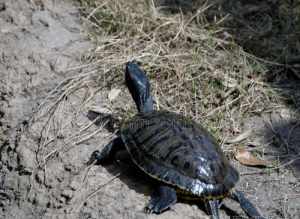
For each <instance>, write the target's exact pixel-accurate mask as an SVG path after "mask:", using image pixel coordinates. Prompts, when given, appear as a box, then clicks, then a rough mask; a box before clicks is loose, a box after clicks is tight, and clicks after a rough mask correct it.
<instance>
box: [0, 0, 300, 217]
mask: <svg viewBox="0 0 300 219" xmlns="http://www.w3.org/2000/svg"><path fill="white" fill-rule="evenodd" d="M0 31H1V32H0V52H1V56H0V75H1V77H0V102H1V104H0V172H1V175H0V208H1V211H0V218H7V219H12V218H14V219H16V218H26V219H27V218H28V219H29V218H161V219H163V218H174V219H181V218H209V217H208V216H207V214H206V213H205V212H204V211H203V210H201V208H199V206H198V205H200V204H199V203H195V202H192V203H184V202H179V203H177V204H176V205H175V206H174V207H172V208H171V210H169V211H167V212H165V213H163V214H161V215H147V214H145V213H144V212H143V208H144V206H145V203H147V201H148V200H149V194H150V193H151V189H152V187H153V185H151V184H150V183H149V182H148V181H149V180H148V179H147V177H144V176H143V175H142V176H141V175H137V174H134V173H133V171H129V170H131V169H128V168H131V167H130V166H129V167H127V166H126V164H124V163H122V161H117V162H115V163H114V164H111V165H108V166H106V167H102V166H97V165H93V166H90V167H86V165H85V163H86V162H87V161H88V158H89V156H90V154H91V153H92V152H93V151H94V150H95V149H100V148H102V147H103V146H104V145H105V144H106V143H108V142H109V140H110V139H111V138H112V137H113V136H114V134H113V133H112V132H110V131H108V130H106V129H104V128H103V127H102V126H101V124H99V125H98V126H97V125H94V124H93V123H92V122H91V120H90V118H89V117H88V112H89V111H88V110H89V109H90V108H91V107H93V106H98V107H99V106H107V105H111V104H122V103H115V102H110V101H109V100H108V98H107V94H108V91H106V90H103V91H101V92H100V96H99V95H98V96H95V97H93V100H92V101H90V102H89V104H85V103H86V102H85V99H86V98H85V96H88V95H87V93H86V92H88V93H92V92H94V90H93V88H91V87H90V85H89V84H85V85H82V87H83V89H79V90H78V91H76V92H74V94H73V95H71V96H70V97H68V98H67V97H66V96H67V95H66V93H68V91H69V90H64V91H60V92H61V93H59V92H58V90H59V89H57V88H59V87H60V85H61V84H62V83H65V82H66V80H67V81H70V80H72V81H73V84H76V78H77V77H80V74H85V73H86V72H85V71H84V70H83V68H82V67H81V66H83V64H85V63H84V62H85V61H84V60H83V59H82V57H83V56H86V54H88V53H89V50H90V49H91V48H93V45H92V43H91V42H90V41H89V40H88V39H87V38H86V37H85V36H86V34H84V27H83V26H82V24H81V21H80V13H79V10H78V5H76V3H74V2H73V1H67V0H65V1H54V0H53V1H51V0H44V1H39V0H31V1H29V0H28V1H24V0H15V1H5V0H0ZM90 83H94V82H90ZM95 83H96V82H95ZM71 85H72V83H71ZM69 89H70V90H72V86H70V87H69ZM64 92H65V93H64ZM53 96H55V97H57V96H59V97H61V99H60V100H61V101H60V102H53V99H54V98H53ZM117 101H118V100H117ZM120 101H121V100H120ZM91 102H92V104H91ZM126 102H129V103H130V104H132V103H131V102H130V101H129V100H128V99H127V100H126ZM269 115H270V116H267V115H266V116H265V117H264V118H262V117H253V118H247V119H245V121H244V124H245V125H244V130H249V129H252V130H255V132H253V134H252V136H251V137H250V138H249V139H247V142H246V143H245V144H248V145H255V144H256V145H269V147H267V151H266V153H265V154H264V156H265V157H264V158H265V159H269V160H272V159H274V158H275V157H277V155H278V154H280V157H282V159H280V160H279V161H278V162H279V163H280V165H279V166H280V168H276V169H273V170H262V169H258V168H254V167H245V166H242V165H239V164H238V162H236V161H235V160H233V159H232V163H233V164H234V165H235V166H236V167H237V168H238V169H239V171H240V172H241V180H240V182H239V183H238V185H237V188H239V189H240V190H242V191H243V192H244V193H245V194H246V196H247V197H248V198H249V199H250V200H251V201H252V202H253V203H254V204H255V205H256V206H257V207H258V209H259V210H260V211H261V212H262V214H263V215H264V216H266V217H267V218H293V219H294V218H299V215H300V201H299V200H300V186H299V185H300V183H299V175H300V174H299V172H300V161H299V152H300V149H299V143H300V139H299V136H300V134H299V133H300V126H299V122H297V118H296V117H295V116H293V113H292V112H290V111H289V110H288V109H286V110H284V111H280V112H278V111H276V112H272V113H271V114H269ZM291 127H293V129H292V134H291V131H290V130H291ZM286 130H289V132H287V131H286ZM297 133H298V134H297ZM283 139H288V142H286V141H284V140H283ZM282 141H284V142H285V144H282ZM282 154H286V156H282ZM297 159H298V160H297ZM287 162H288V165H285V164H286V163H287ZM225 205H226V206H228V207H229V208H230V209H232V210H234V211H236V212H237V213H238V214H241V215H243V216H245V215H244V214H243V212H242V211H241V209H240V208H239V206H238V205H237V204H236V203H234V202H231V201H229V200H225ZM228 214H231V215H232V212H231V213H230V211H228V210H227V211H224V210H221V218H230V216H228Z"/></svg>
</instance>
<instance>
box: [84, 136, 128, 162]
mask: <svg viewBox="0 0 300 219" xmlns="http://www.w3.org/2000/svg"><path fill="white" fill-rule="evenodd" d="M122 149H124V142H123V141H122V139H121V137H118V138H115V139H113V140H112V141H111V142H110V143H108V144H107V145H106V146H105V147H104V148H103V149H102V151H98V150H96V151H94V152H93V153H92V155H91V157H90V159H89V161H88V162H87V165H91V164H92V163H94V162H95V161H96V164H103V163H105V162H109V161H112V160H113V157H114V155H115V154H116V152H117V151H119V150H122Z"/></svg>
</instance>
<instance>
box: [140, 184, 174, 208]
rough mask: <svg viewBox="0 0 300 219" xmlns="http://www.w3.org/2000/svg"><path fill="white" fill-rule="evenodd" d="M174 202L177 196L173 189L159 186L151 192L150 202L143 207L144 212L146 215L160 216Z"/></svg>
mask: <svg viewBox="0 0 300 219" xmlns="http://www.w3.org/2000/svg"><path fill="white" fill-rule="evenodd" d="M176 202H177V195H176V191H175V189H173V188H171V187H169V186H166V185H160V186H159V187H157V188H156V189H155V190H154V191H153V193H152V195H151V199H150V202H149V203H148V205H147V206H146V207H145V212H146V213H148V214H151V213H156V214H160V213H162V212H163V211H165V210H167V209H168V208H169V207H171V206H172V205H174V204H175V203H176Z"/></svg>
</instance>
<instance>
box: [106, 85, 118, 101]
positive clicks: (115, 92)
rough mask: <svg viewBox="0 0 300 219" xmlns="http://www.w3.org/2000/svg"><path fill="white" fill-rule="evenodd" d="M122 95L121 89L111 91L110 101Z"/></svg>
mask: <svg viewBox="0 0 300 219" xmlns="http://www.w3.org/2000/svg"><path fill="white" fill-rule="evenodd" d="M120 93H121V90H120V89H117V88H113V89H111V91H110V92H109V93H108V99H109V101H113V100H115V99H116V98H117V97H118V96H119V94H120Z"/></svg>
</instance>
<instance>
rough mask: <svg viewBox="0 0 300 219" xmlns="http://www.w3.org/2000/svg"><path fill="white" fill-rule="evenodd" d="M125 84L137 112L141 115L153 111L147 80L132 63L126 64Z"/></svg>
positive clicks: (141, 71)
mask: <svg viewBox="0 0 300 219" xmlns="http://www.w3.org/2000/svg"><path fill="white" fill-rule="evenodd" d="M125 82H126V85H127V87H128V90H129V92H130V93H131V96H132V98H133V100H134V102H135V104H136V106H137V109H138V111H139V112H141V113H145V112H151V111H153V109H154V107H153V98H152V96H151V94H150V83H149V80H148V78H147V76H146V74H145V72H144V71H143V70H142V69H140V67H139V66H138V65H137V64H136V63H135V62H134V61H132V62H128V63H127V64H126V70H125Z"/></svg>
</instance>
